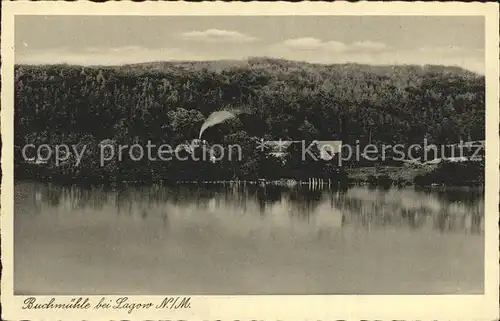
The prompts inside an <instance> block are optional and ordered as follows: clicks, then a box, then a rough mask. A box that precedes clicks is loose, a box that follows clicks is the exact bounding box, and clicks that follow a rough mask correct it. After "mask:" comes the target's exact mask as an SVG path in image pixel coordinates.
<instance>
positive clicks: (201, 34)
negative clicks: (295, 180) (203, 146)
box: [15, 16, 485, 73]
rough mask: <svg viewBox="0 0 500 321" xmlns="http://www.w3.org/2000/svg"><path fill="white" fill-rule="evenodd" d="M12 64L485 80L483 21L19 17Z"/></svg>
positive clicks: (344, 18)
mask: <svg viewBox="0 0 500 321" xmlns="http://www.w3.org/2000/svg"><path fill="white" fill-rule="evenodd" d="M15 29H16V30H15V34H16V39H15V52H16V63H29V64H52V63H70V64H80V65H95V64H103V65H110V64H112V65H114V64H124V63H134V62H146V61H158V60H213V59H244V58H247V57H249V56H267V57H278V58H285V59H291V60H303V61H308V62H320V63H341V62H357V63H368V64H442V65H455V66H461V67H464V68H467V69H470V70H473V71H476V72H480V73H484V41H485V39H484V20H483V18H482V17H432V16H427V17H424V16H421V17H416V16H414V17H404V16H400V17H387V16H246V17H245V16H238V17H227V16H225V17H222V16H220V17H214V16H177V17H172V16H171V17H168V16H167V17H158V16H155V17H144V16H17V17H16V23H15Z"/></svg>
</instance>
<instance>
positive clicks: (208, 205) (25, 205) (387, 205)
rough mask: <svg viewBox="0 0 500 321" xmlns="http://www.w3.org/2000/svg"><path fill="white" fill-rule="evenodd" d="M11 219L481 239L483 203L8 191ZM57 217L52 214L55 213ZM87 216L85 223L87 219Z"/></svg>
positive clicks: (398, 196)
mask: <svg viewBox="0 0 500 321" xmlns="http://www.w3.org/2000/svg"><path fill="white" fill-rule="evenodd" d="M16 204H17V205H16V206H18V207H17V209H18V210H19V209H28V210H19V214H20V215H23V214H26V213H31V214H32V215H38V214H39V213H42V214H44V215H52V214H51V213H55V212H57V210H59V211H64V212H65V213H66V214H65V215H72V212H76V211H82V210H84V211H90V212H92V213H94V215H95V213H100V214H99V215H107V216H115V217H119V216H127V217H135V218H136V219H138V220H143V221H145V220H156V219H159V220H160V221H161V225H162V226H163V227H164V228H169V227H170V226H171V224H172V222H173V220H174V221H178V220H186V219H188V217H190V216H192V218H191V219H192V220H195V221H196V220H203V221H206V222H207V224H210V222H215V221H217V222H220V221H227V222H228V225H231V226H233V227H234V225H240V226H239V229H245V228H246V229H247V230H252V229H253V230H256V229H259V228H270V227H274V228H277V227H279V228H280V229H282V230H283V229H284V230H287V231H288V232H289V233H292V234H294V233H298V231H302V232H304V231H306V232H307V231H309V232H312V233H316V232H317V233H319V234H321V233H323V232H324V231H325V230H331V229H340V228H342V227H351V228H355V229H360V228H361V229H365V230H368V231H370V230H372V229H380V228H407V229H411V230H422V229H425V230H436V231H440V232H443V233H444V232H457V233H458V232H461V233H464V232H465V233H474V234H478V233H483V232H484V198H483V193H482V192H481V191H477V190H471V189H468V190H458V189H452V190H415V189H413V188H404V189H389V190H376V189H369V188H364V187H352V188H349V189H336V188H332V187H330V186H328V187H327V188H321V187H318V186H307V185H306V186H304V185H302V186H295V187H293V188H288V187H281V186H272V185H266V186H257V185H252V184H219V185H216V184H212V185H178V186H173V187H165V186H158V185H153V186H150V187H131V186H128V187H115V188H104V187H92V188H81V187H76V186H71V187H63V186H59V185H53V184H39V183H20V184H18V185H16ZM56 209H57V210H56ZM88 215H92V214H91V213H88Z"/></svg>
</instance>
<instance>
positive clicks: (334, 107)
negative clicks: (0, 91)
mask: <svg viewBox="0 0 500 321" xmlns="http://www.w3.org/2000/svg"><path fill="white" fill-rule="evenodd" d="M484 82H485V80H484V76H481V75H477V74H475V73H472V72H469V71H466V70H464V69H460V68H455V67H443V66H367V65H358V64H334V65H321V64H309V63H304V62H292V61H286V60H279V59H270V58H251V59H249V60H248V61H241V62H231V61H212V62H155V63H145V64H134V65H124V66H116V67H102V66H97V67H82V66H70V65H49V66H30V65H17V66H16V67H15V90H14V93H15V119H14V122H15V124H14V126H15V136H14V144H15V146H16V153H15V155H16V162H15V164H16V169H17V170H16V172H17V176H18V177H22V176H23V175H25V176H30V175H35V173H34V172H36V175H44V177H49V176H50V177H59V178H67V179H70V178H71V179H88V180H93V181H108V180H135V181H157V180H174V181H175V180H191V179H207V180H208V179H213V178H218V179H231V178H235V177H238V178H240V179H257V178H268V179H274V178H300V177H306V176H311V175H312V176H314V177H334V176H336V175H342V170H341V169H339V168H336V167H335V166H333V165H332V163H331V162H330V163H328V162H299V161H298V160H297V157H298V155H299V153H297V152H294V151H292V152H290V153H289V154H288V155H287V159H285V161H283V160H281V159H277V158H275V157H273V156H270V155H269V154H268V153H267V152H266V151H259V150H257V149H256V148H255V139H256V138H259V139H260V138H263V139H265V140H278V139H283V140H305V141H312V140H342V141H343V142H344V143H349V144H353V145H354V144H356V143H358V144H359V142H361V144H368V143H373V144H408V145H410V144H415V143H422V142H423V140H424V139H427V141H428V142H429V143H434V144H449V143H456V142H458V141H460V140H464V141H467V140H484V137H485V132H484V130H485V83H484ZM222 109H225V110H237V111H239V115H238V117H236V118H233V119H230V120H227V121H225V122H224V123H222V124H220V125H217V126H213V127H211V128H209V129H207V130H206V131H205V133H204V134H203V138H204V139H206V140H207V141H208V142H209V143H211V144H215V143H218V144H223V145H224V144H225V145H229V144H231V143H237V144H239V145H241V146H242V155H243V158H242V159H241V160H231V161H229V160H227V159H224V160H222V161H221V162H217V163H212V162H190V161H175V160H173V161H171V162H155V163H151V162H149V161H147V160H144V161H141V162H127V161H124V162H114V163H113V162H111V163H110V164H108V165H107V166H105V167H103V168H101V166H99V164H98V163H99V159H98V157H97V159H94V158H95V157H94V158H93V157H90V156H91V155H94V154H93V153H96V152H97V150H98V146H99V143H100V142H101V141H103V140H110V141H112V142H114V143H116V144H134V143H139V144H144V145H145V144H146V142H147V141H148V140H149V141H153V142H154V143H155V144H158V145H161V144H163V143H168V144H170V145H173V146H175V145H178V144H182V143H184V142H189V141H191V140H192V139H194V138H197V137H198V133H199V130H200V127H201V125H202V123H203V122H204V120H205V119H206V118H207V117H208V116H209V115H210V114H211V113H212V112H214V111H217V110H222ZM43 143H46V144H50V145H56V144H62V143H64V144H68V145H69V144H86V145H88V146H89V148H87V151H86V152H87V153H88V155H89V157H85V159H84V161H83V162H82V163H81V164H80V165H79V166H78V167H75V166H74V165H75V163H74V160H72V159H69V160H67V161H66V162H65V164H63V166H58V167H55V166H54V164H51V163H49V164H47V165H46V166H44V168H43V170H41V169H40V168H38V167H37V168H33V167H30V166H28V165H27V164H23V162H22V160H21V158H20V148H21V147H22V146H24V145H25V144H38V145H39V144H43ZM347 165H348V166H359V164H356V162H351V163H348V164H347ZM31 172H33V173H31ZM42 172H43V173H42ZM30 173H31V174H30Z"/></svg>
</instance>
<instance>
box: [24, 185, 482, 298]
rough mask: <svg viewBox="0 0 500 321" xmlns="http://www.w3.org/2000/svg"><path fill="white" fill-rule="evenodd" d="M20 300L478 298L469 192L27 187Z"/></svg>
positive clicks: (478, 238) (475, 226)
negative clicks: (106, 297)
mask: <svg viewBox="0 0 500 321" xmlns="http://www.w3.org/2000/svg"><path fill="white" fill-rule="evenodd" d="M14 210H15V213H14V215H15V220H14V221H15V222H14V225H15V226H14V230H15V234H14V238H15V252H14V253H15V257H14V265H15V266H14V287H15V292H16V294H46V295H48V294H65V295H76V294H151V295H154V294H193V295H194V294H207V295H208V294H425V293H436V294H438V293H482V292H483V280H484V272H483V270H484V263H483V262H484V223H483V222H484V219H483V217H484V201H483V195H481V194H480V193H477V192H474V191H471V190H463V191H459V190H455V191H446V192H445V191H427V192H424V191H416V190H414V189H413V188H405V189H396V188H394V189H390V190H371V189H368V188H365V187H352V188H349V189H347V190H335V189H333V188H319V187H318V186H300V187H294V188H284V187H277V186H266V187H258V186H256V185H250V184H247V185H231V186H230V185H225V186H223V185H217V186H216V185H178V186H174V187H162V186H151V187H120V188H118V187H117V188H115V189H111V188H108V189H105V188H81V187H77V186H74V187H61V186H58V185H50V184H42V183H32V182H19V183H16V187H15V209H14Z"/></svg>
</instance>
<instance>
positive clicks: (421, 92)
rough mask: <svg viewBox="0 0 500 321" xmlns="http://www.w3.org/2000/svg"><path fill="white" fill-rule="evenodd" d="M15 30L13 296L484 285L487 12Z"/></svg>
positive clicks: (477, 291) (45, 23) (385, 290)
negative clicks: (485, 13)
mask: <svg viewBox="0 0 500 321" xmlns="http://www.w3.org/2000/svg"><path fill="white" fill-rule="evenodd" d="M13 23H14V30H12V34H13V36H12V38H13V40H12V42H13V48H14V50H13V53H12V55H13V66H12V67H11V68H12V73H13V74H12V84H13V87H12V88H11V89H10V90H11V92H12V100H13V105H11V106H9V105H6V104H4V103H2V113H3V112H4V111H3V110H4V109H6V108H10V109H11V110H12V113H13V116H12V121H13V125H12V128H13V132H12V133H11V135H12V142H9V143H8V144H12V145H9V146H12V151H11V152H10V154H9V155H11V156H12V157H13V163H12V167H11V170H12V171H13V173H7V172H5V170H4V173H3V175H4V179H5V176H7V175H11V176H13V178H12V179H13V183H12V199H13V204H12V211H13V213H12V223H13V227H12V230H13V237H12V240H13V244H12V248H13V263H12V268H13V270H12V286H13V294H14V295H15V296H23V297H35V296H50V297H52V296H54V297H55V298H57V296H105V295H111V296H133V295H148V296H161V295H170V296H213V295H226V296H237V295H252V296H254V295H255V296H259V295H273V296H279V295H332V296H333V295H347V296H349V295H484V294H485V293H486V290H485V288H486V286H487V284H486V283H487V280H486V274H485V269H486V265H485V260H486V254H485V253H486V247H485V235H486V234H487V233H486V232H485V231H486V230H487V229H488V222H491V220H488V219H487V218H486V217H487V216H488V215H492V216H495V217H497V216H498V206H496V211H497V212H487V211H486V208H488V206H487V202H486V197H485V194H486V191H487V187H486V181H487V180H488V179H489V178H488V175H490V176H491V175H493V176H495V177H496V178H495V180H496V184H498V181H497V180H498V160H496V163H495V164H496V165H495V166H496V168H493V169H492V171H491V172H488V171H487V168H486V164H487V163H488V162H487V157H486V155H487V154H488V153H489V151H488V153H487V152H486V151H487V150H488V148H498V137H496V138H495V137H493V138H491V137H488V143H487V134H486V133H487V130H486V129H487V117H486V115H487V110H488V108H493V109H495V108H497V109H498V106H495V105H493V106H491V107H490V106H489V107H488V108H487V107H486V105H487V104H486V101H487V99H486V96H487V95H486V92H487V88H486V87H487V86H486V73H487V72H489V70H488V68H487V63H486V60H485V55H486V53H485V51H486V46H485V43H486V41H487V40H486V33H485V30H486V29H487V28H486V19H485V16H482V15H403V14H401V15H396V14H394V15H362V14H359V15H334V14H332V15H293V14H289V15H243V16H239V15H227V14H225V15H216V14H214V15H169V14H168V11H165V14H164V15H158V14H156V15H137V14H134V15H132V14H130V15H120V14H116V15H99V14H95V13H93V14H89V15H86V14H84V13H82V14H76V15H75V14H72V15H65V14H30V15H28V14H23V15H16V16H15V17H14V22H13ZM496 23H498V21H497V22H496ZM2 29H4V28H2ZM2 32H4V30H2ZM497 63H498V61H497ZM494 67H496V68H498V65H496V66H494ZM2 68H4V67H2ZM495 72H496V73H497V72H498V70H496V71H495ZM497 82H498V79H497ZM497 89H498V88H497ZM3 98H4V97H3V95H2V99H3ZM493 103H495V102H494V101H493ZM496 103H497V104H498V101H497V102H496ZM496 112H497V113H498V110H497V111H496ZM2 115H3V114H2ZM492 117H493V116H492ZM497 117H498V116H497ZM496 122H497V124H496V125H495V124H494V126H497V128H496V130H494V132H496V135H497V136H498V119H497V121H496ZM2 125H4V118H3V116H2ZM5 133H6V132H5V131H4V130H2V136H4V135H5ZM490 139H494V140H492V142H493V143H490ZM4 144H6V143H5V142H4ZM492 144H493V145H495V144H496V146H493V145H492ZM4 147H5V146H4ZM486 147H487V148H486ZM2 155H3V156H4V157H5V149H4V152H3V153H2ZM496 155H498V154H496ZM2 163H3V160H2ZM491 164H493V163H491ZM4 168H5V167H4ZM490 173H491V174H490ZM493 188H494V189H495V188H496V192H495V193H497V194H498V186H493ZM2 193H5V190H4V188H2ZM497 197H498V196H497ZM489 208H492V207H491V206H490V207H489ZM3 209H4V204H3V203H2V210H3ZM493 209H494V210H495V206H493ZM2 215H4V213H2ZM2 225H4V224H2ZM4 226H5V225H4ZM491 236H492V237H493V235H491ZM497 241H498V240H497ZM2 242H3V241H2ZM2 263H3V262H2ZM493 263H495V262H493ZM495 264H497V265H498V262H496V263H495ZM496 295H498V293H497V294H496ZM34 300H35V299H33V301H32V302H35V301H34ZM192 300H193V299H191V301H192ZM28 301H29V300H28ZM125 301H126V300H125ZM24 302H25V304H27V303H26V302H27V301H24ZM123 303H124V301H122V302H121V303H120V302H115V303H114V304H116V306H117V307H118V308H121V307H120V304H121V305H122V306H123ZM30 304H31V303H30ZM50 304H52V303H50ZM50 304H49V305H50ZM182 304H183V305H186V306H188V305H189V304H193V303H192V302H190V301H189V300H187V299H185V300H184V301H183V303H182Z"/></svg>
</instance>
